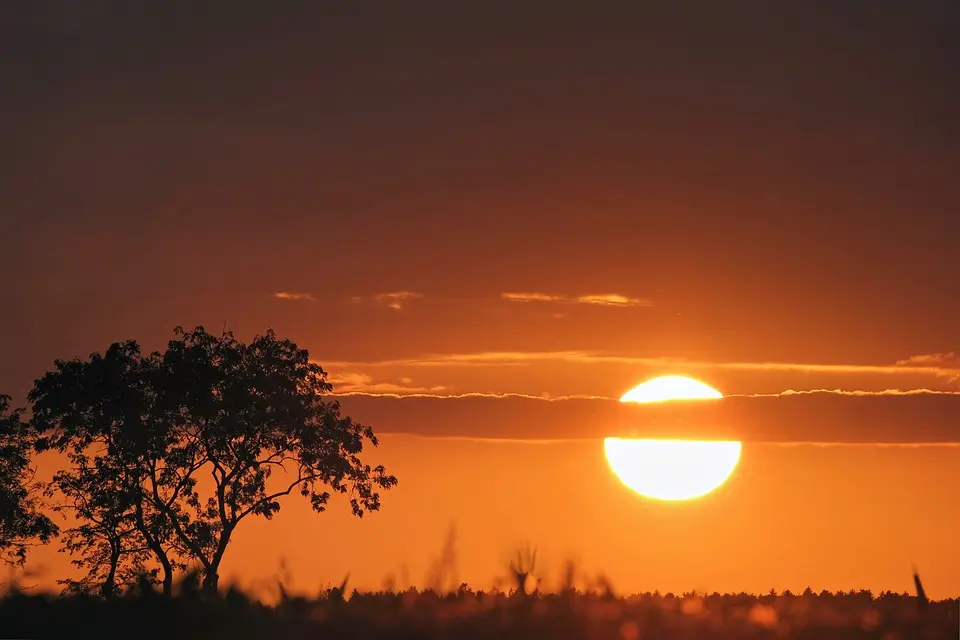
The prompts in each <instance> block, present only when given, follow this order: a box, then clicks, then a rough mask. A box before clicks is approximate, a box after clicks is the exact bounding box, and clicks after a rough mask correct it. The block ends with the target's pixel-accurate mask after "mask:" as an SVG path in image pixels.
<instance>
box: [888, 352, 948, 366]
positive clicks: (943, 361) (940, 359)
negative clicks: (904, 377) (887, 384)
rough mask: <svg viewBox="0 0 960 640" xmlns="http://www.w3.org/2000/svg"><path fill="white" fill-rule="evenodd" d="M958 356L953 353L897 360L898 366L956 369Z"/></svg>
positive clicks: (929, 354)
mask: <svg viewBox="0 0 960 640" xmlns="http://www.w3.org/2000/svg"><path fill="white" fill-rule="evenodd" d="M957 362H958V359H957V354H955V353H954V352H953V351H951V352H949V353H923V354H920V355H916V356H910V357H909V358H906V359H904V360H897V364H898V365H900V366H905V367H913V366H921V367H956V366H957Z"/></svg>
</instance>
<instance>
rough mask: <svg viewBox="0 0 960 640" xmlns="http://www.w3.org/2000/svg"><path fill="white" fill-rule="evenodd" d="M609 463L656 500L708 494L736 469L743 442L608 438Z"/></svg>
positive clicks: (605, 444)
mask: <svg viewBox="0 0 960 640" xmlns="http://www.w3.org/2000/svg"><path fill="white" fill-rule="evenodd" d="M603 448H604V453H605V454H606V456H607V463H608V464H609V465H610V468H611V469H612V470H613V472H614V474H616V476H617V477H618V478H619V479H620V481H621V482H622V483H623V484H625V485H627V486H628V487H629V488H630V489H633V490H634V491H636V492H637V493H639V494H640V495H642V496H645V497H647V498H654V499H656V500H690V499H692V498H699V497H701V496H705V495H707V494H708V493H710V492H711V491H713V490H714V489H716V488H717V487H719V486H720V485H722V484H723V483H724V482H726V481H727V478H729V477H730V474H732V473H733V470H734V469H735V468H736V467H737V463H738V462H739V461H740V449H741V444H740V443H739V442H712V441H698V440H636V439H624V438H606V439H605V440H604V441H603Z"/></svg>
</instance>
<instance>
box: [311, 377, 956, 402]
mask: <svg viewBox="0 0 960 640" xmlns="http://www.w3.org/2000/svg"><path fill="white" fill-rule="evenodd" d="M344 379H345V380H349V381H350V382H348V383H347V384H346V385H344V386H347V387H348V390H347V391H337V390H336V387H337V384H338V382H335V381H334V378H333V377H332V376H331V378H330V382H332V383H333V384H334V392H333V393H331V394H330V395H331V396H338V397H347V396H366V397H369V398H431V399H434V400H457V399H462V398H491V399H497V398H523V399H526V400H543V401H546V402H558V401H562V400H616V401H619V400H620V398H619V397H616V396H601V395H589V394H567V395H557V396H553V395H550V394H541V395H534V394H529V393H517V392H502V393H489V392H484V391H468V392H462V393H436V391H439V390H442V389H443V387H432V388H431V389H430V390H426V389H424V388H422V387H420V388H417V387H403V386H400V385H392V387H393V388H392V390H389V391H387V390H384V391H379V389H387V387H390V386H391V385H390V383H379V382H377V383H375V382H373V381H372V379H371V378H370V377H369V376H362V379H361V377H350V378H344ZM364 384H367V385H368V386H367V387H365V388H364V387H363V385H364ZM824 394H825V395H837V396H854V397H869V396H915V395H934V396H960V391H939V390H935V389H883V390H881V391H863V390H859V389H804V390H802V391H796V390H794V389H787V390H786V391H781V392H779V393H728V394H725V395H724V396H723V397H724V398H782V397H789V396H805V395H824Z"/></svg>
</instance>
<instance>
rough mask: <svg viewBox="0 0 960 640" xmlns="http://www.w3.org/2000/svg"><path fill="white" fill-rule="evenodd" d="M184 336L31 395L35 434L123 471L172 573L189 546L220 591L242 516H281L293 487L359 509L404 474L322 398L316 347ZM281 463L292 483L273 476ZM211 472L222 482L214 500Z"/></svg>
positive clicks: (53, 376) (138, 524) (268, 338)
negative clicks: (370, 460)
mask: <svg viewBox="0 0 960 640" xmlns="http://www.w3.org/2000/svg"><path fill="white" fill-rule="evenodd" d="M175 336H176V338H175V339H174V340H172V341H170V342H169V344H168V346H167V349H166V351H165V352H163V353H154V354H151V355H150V356H148V357H143V356H142V355H141V354H140V350H139V347H138V346H137V344H136V343H135V342H133V341H129V342H126V343H118V344H114V345H113V346H111V347H110V349H109V350H108V352H107V354H106V356H103V357H101V356H99V355H97V354H94V355H93V356H91V359H90V361H88V362H82V361H72V362H66V363H65V362H57V363H56V366H57V370H56V371H54V372H51V373H48V374H47V375H46V376H44V378H42V379H41V380H39V381H38V382H37V384H36V385H35V387H34V391H33V392H32V393H31V396H30V397H31V400H32V401H33V402H34V416H35V417H34V421H35V424H36V425H37V428H38V429H39V430H41V431H43V432H46V431H47V430H52V431H53V434H54V435H53V436H52V437H51V439H50V444H51V446H56V447H57V448H59V449H61V450H69V451H70V452H71V456H72V457H73V459H74V470H73V472H78V469H81V470H82V469H86V468H98V467H97V466H96V464H88V465H87V466H86V467H84V466H82V465H81V464H79V462H81V461H82V460H83V459H84V457H85V456H95V457H100V458H104V459H105V461H104V462H103V466H104V468H108V469H112V470H114V472H115V473H116V474H117V478H118V480H117V482H119V483H120V484H121V485H122V487H123V488H124V489H123V491H129V494H125V495H127V496H128V497H126V498H124V499H123V501H125V502H127V503H129V505H128V506H129V509H132V510H133V519H132V520H133V522H134V523H135V528H136V530H137V531H138V532H139V534H140V535H141V536H142V537H143V541H144V543H145V546H146V547H148V548H149V549H151V551H153V552H154V555H155V557H156V558H157V560H158V562H159V563H160V564H161V566H162V568H163V570H164V572H165V574H167V573H168V569H172V568H173V567H174V566H175V564H176V558H177V557H179V554H183V555H185V556H187V557H189V558H192V559H193V560H195V561H196V562H197V563H198V564H199V565H200V566H201V567H202V570H203V586H204V588H205V589H208V590H216V589H217V587H218V582H219V569H220V564H221V562H222V560H223V557H224V554H225V552H226V549H227V546H228V544H229V542H230V540H231V537H232V535H233V533H234V531H235V530H236V528H237V526H238V525H239V523H240V522H241V521H242V520H243V519H245V518H247V517H248V516H263V517H265V518H271V517H272V516H273V515H274V514H276V513H277V512H278V511H279V510H280V499H281V498H283V497H284V496H287V495H289V494H290V493H292V492H293V491H298V492H299V493H300V494H301V495H302V496H304V497H307V498H309V500H310V503H311V505H312V507H313V508H314V510H315V511H318V512H321V511H324V510H325V509H326V506H327V503H328V501H329V499H330V496H331V492H336V493H340V494H347V495H348V499H349V502H350V505H351V509H352V511H353V513H354V515H356V516H363V514H364V513H365V512H367V511H376V510H377V509H379V507H380V496H379V493H378V491H377V490H378V489H389V488H390V487H393V486H394V485H396V483H397V479H396V478H395V477H394V476H391V475H388V474H387V473H386V470H385V469H384V468H383V467H382V466H378V467H375V468H371V467H370V466H369V465H366V464H364V463H363V462H362V461H361V460H360V457H359V454H360V453H361V452H362V450H363V445H364V443H365V442H370V443H371V444H372V445H373V446H376V445H377V440H376V438H375V436H374V434H373V431H372V430H371V429H370V428H369V427H366V426H363V425H361V424H358V423H356V422H354V421H353V420H351V419H350V418H349V417H347V416H342V415H341V413H340V406H339V404H338V403H337V402H336V401H333V400H328V399H326V398H324V396H325V395H326V394H328V393H329V392H330V391H332V386H331V385H330V384H329V383H328V382H327V381H326V373H325V372H324V371H323V369H322V368H321V367H320V366H319V365H317V364H316V363H313V362H311V361H310V359H309V354H308V352H307V351H306V350H304V349H300V348H298V347H297V346H296V344H294V343H293V342H291V341H289V340H279V339H277V337H276V335H275V334H274V333H273V331H268V332H267V333H266V334H265V335H263V336H257V337H255V338H254V339H253V341H252V342H251V343H250V344H245V343H242V342H240V341H238V340H236V339H235V338H234V336H233V334H232V333H230V332H225V333H223V334H222V335H221V336H213V335H211V334H209V333H207V332H206V331H205V330H204V329H203V327H197V328H196V329H194V330H192V331H185V330H183V329H182V328H180V327H178V328H177V329H175ZM93 445H97V446H96V447H94V446H93ZM91 449H95V452H94V453H91ZM277 469H279V470H280V471H281V472H282V473H283V477H278V478H274V479H273V481H271V476H272V475H273V472H274V470H277ZM278 475H280V474H278ZM201 476H202V477H203V478H204V479H205V481H206V480H207V479H208V478H209V480H210V481H212V488H211V490H210V492H209V495H207V496H206V498H205V499H204V496H201V493H200V490H199V487H198V479H199V478H200V477H201ZM127 515H129V514H127ZM168 534H169V536H170V537H171V538H172V540H173V542H174V544H173V545H172V546H165V543H166V541H167V537H166V536H167V535H168ZM167 583H168V580H167V577H166V575H165V578H164V588H165V591H166V590H167Z"/></svg>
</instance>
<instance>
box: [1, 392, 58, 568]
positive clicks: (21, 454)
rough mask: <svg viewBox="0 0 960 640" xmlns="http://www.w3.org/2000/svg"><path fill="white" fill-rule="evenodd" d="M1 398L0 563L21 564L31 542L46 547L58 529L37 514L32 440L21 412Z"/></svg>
mask: <svg viewBox="0 0 960 640" xmlns="http://www.w3.org/2000/svg"><path fill="white" fill-rule="evenodd" d="M10 400H11V399H10V396H6V395H0V559H2V560H3V561H4V562H7V563H11V564H17V565H20V564H23V562H24V561H25V560H26V557H27V547H28V545H29V544H30V542H31V541H32V540H37V541H38V542H41V543H45V542H47V541H49V540H50V539H51V538H52V537H53V536H55V535H56V534H57V527H56V525H55V524H54V523H53V521H51V520H50V518H48V517H47V516H46V515H44V514H42V513H41V512H40V509H39V507H40V505H39V500H38V493H39V488H40V487H39V484H38V483H36V482H34V478H33V475H34V474H33V469H32V468H31V466H30V454H31V452H32V451H33V444H34V443H33V439H32V438H31V433H30V430H29V429H28V426H27V424H26V423H24V421H23V411H22V410H21V409H13V408H11V406H10Z"/></svg>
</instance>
